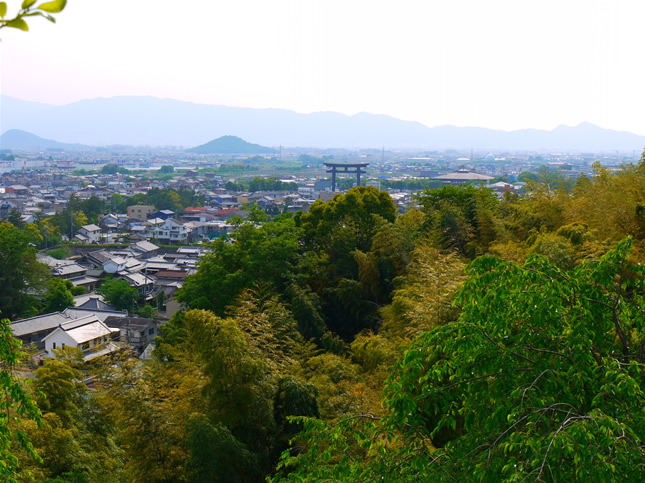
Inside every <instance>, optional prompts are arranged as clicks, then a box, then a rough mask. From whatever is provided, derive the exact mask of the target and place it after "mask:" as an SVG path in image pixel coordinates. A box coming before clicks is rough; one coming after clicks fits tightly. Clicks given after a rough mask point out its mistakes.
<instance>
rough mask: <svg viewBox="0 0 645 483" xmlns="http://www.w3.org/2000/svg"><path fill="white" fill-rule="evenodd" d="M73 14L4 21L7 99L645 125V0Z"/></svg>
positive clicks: (135, 8)
mask: <svg viewBox="0 0 645 483" xmlns="http://www.w3.org/2000/svg"><path fill="white" fill-rule="evenodd" d="M8 3H9V11H10V12H12V11H13V10H14V9H17V8H18V6H19V4H20V3H21V2H20V0H8ZM57 18H58V23H57V24H56V25H52V24H49V23H48V22H46V21H45V20H44V19H33V20H31V22H30V27H31V31H30V32H29V33H24V32H20V31H9V30H8V29H3V30H2V31H0V38H2V42H0V55H1V68H2V74H1V85H0V88H1V91H2V93H3V94H6V95H10V96H13V97H17V98H20V99H25V100H34V101H41V102H47V103H53V104H66V103H69V102H73V101H76V100H79V99H83V98H94V97H110V96H117V95H150V96H155V97H168V98H174V99H181V100H186V101H192V102H197V103H205V104H224V105H230V106H245V107H279V108H286V109H293V110H296V111H299V112H313V111H337V112H342V113H345V114H354V113H357V112H361V111H365V112H371V113H378V114H389V115H392V116H395V117H398V118H401V119H408V120H416V121H420V122H422V123H424V124H426V125H428V126H436V125H441V124H454V125H459V126H467V125H469V126H483V127H491V128H500V129H518V128H525V127H534V128H543V129H551V128H553V127H555V126H557V125H559V124H569V125H574V124H578V123H580V122H582V121H589V122H593V123H595V124H598V125H600V126H602V127H607V128H613V129H622V130H629V131H632V132H635V133H638V134H644V135H645V61H644V60H643V59H644V55H645V40H644V39H645V35H644V33H643V20H644V19H645V2H642V1H641V0H634V1H627V0H625V1H622V0H604V1H594V0H580V1H577V0H553V1H552V0H539V1H531V2H529V1H523V0H506V1H505V0H486V1H482V0H419V1H412V0H409V1H408V0H391V1H388V2H384V1H378V0H369V1H362V0H339V1H336V0H317V1H310V0H226V1H223V0H193V1H178V0H174V1H166V0H156V1H154V2H152V1H145V0H109V1H106V0H101V1H98V0H68V5H67V8H66V10H65V11H64V12H62V13H61V14H59V15H57Z"/></svg>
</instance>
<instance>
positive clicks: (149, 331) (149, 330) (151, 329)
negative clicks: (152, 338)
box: [148, 327, 155, 335]
mask: <svg viewBox="0 0 645 483" xmlns="http://www.w3.org/2000/svg"><path fill="white" fill-rule="evenodd" d="M154 333H155V328H154V327H151V328H150V329H148V335H153V334H154Z"/></svg>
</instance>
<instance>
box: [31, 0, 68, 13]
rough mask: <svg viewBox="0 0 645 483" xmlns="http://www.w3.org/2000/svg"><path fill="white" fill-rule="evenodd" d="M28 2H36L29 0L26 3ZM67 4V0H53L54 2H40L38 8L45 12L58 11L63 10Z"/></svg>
mask: <svg viewBox="0 0 645 483" xmlns="http://www.w3.org/2000/svg"><path fill="white" fill-rule="evenodd" d="M27 2H31V4H34V3H35V2H32V1H31V0H27V1H26V2H25V3H27ZM66 4H67V0H53V1H52V2H45V3H42V4H40V5H39V6H38V8H39V9H40V10H43V11H45V12H49V13H58V12H62V11H63V9H64V8H65V5H66ZM23 8H24V7H23Z"/></svg>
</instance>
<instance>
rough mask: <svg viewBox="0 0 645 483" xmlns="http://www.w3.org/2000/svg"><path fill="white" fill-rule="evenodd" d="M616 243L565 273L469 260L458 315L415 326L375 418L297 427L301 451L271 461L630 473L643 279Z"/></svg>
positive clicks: (635, 475) (469, 471)
mask: <svg viewBox="0 0 645 483" xmlns="http://www.w3.org/2000/svg"><path fill="white" fill-rule="evenodd" d="M630 246H631V241H630V240H629V239H628V240H625V241H623V242H621V243H619V244H618V246H617V247H616V249H614V250H612V251H610V252H609V253H607V254H606V255H605V256H603V257H601V258H600V259H598V260H589V261H586V262H584V263H583V264H581V265H580V266H578V267H577V268H576V269H575V270H573V271H568V272H567V271H563V270H561V269H559V268H558V267H556V266H554V265H553V264H551V263H550V262H549V261H548V260H547V259H545V258H544V257H542V256H538V255H533V256H531V257H530V258H529V260H528V261H527V263H526V264H524V265H523V266H520V265H518V264H515V263H509V262H505V261H501V260H498V259H494V258H491V257H482V258H479V259H477V260H476V261H474V262H472V263H471V265H470V266H469V267H468V270H467V274H468V279H467V280H466V282H465V283H464V286H463V288H462V289H461V290H460V291H459V292H458V295H457V298H456V301H457V303H458V304H459V305H460V306H461V315H460V316H459V319H458V320H456V321H451V322H448V323H446V324H440V325H435V326H431V327H429V330H427V331H426V332H423V333H421V334H420V335H419V336H418V337H417V338H416V340H415V341H414V343H413V344H412V345H411V346H410V347H409V348H408V349H407V350H406V352H405V353H404V355H403V357H402V358H401V360H400V362H399V363H398V365H397V366H396V367H395V369H394V370H393V372H392V375H391V377H390V378H389V380H388V381H387V383H386V393H385V402H384V406H385V407H386V409H387V410H388V411H389V414H388V416H387V417H386V418H384V419H383V420H382V421H380V422H378V423H373V424H372V425H371V427H370V428H367V427H359V426H357V425H356V424H355V423H353V422H351V420H349V419H348V420H345V421H342V422H341V423H340V424H338V425H337V426H321V425H320V424H319V423H317V422H316V423H315V424H314V421H312V420H308V421H305V422H304V427H305V431H304V433H303V434H302V435H301V436H302V437H303V438H305V439H306V441H307V442H308V443H309V445H310V446H308V447H307V449H306V451H305V452H303V453H301V454H299V455H298V456H296V457H286V458H285V459H284V460H283V461H284V464H283V465H282V468H283V469H285V468H288V467H289V465H293V466H291V467H292V468H294V470H293V473H292V474H290V475H288V478H286V479H290V480H291V481H298V476H304V475H308V474H314V475H316V478H318V479H329V480H349V479H352V480H366V481H367V480H369V481H371V480H373V479H377V478H380V479H384V480H386V481H415V478H416V480H418V479H419V475H420V474H421V475H423V476H422V479H423V480H424V481H444V480H445V481H448V480H457V481H459V480H461V479H464V478H467V479H468V478H470V479H477V480H481V481H521V480H524V479H527V480H535V479H537V480H539V481H574V480H580V479H589V480H592V481H595V480H598V481H611V480H613V479H616V478H617V477H618V475H620V478H621V479H622V480H624V481H642V480H643V479H644V478H645V469H644V468H643V466H642V461H643V459H644V458H645V451H644V447H643V441H644V440H645V410H644V408H645V392H644V391H643V389H642V388H643V385H644V384H645V375H644V373H643V370H642V369H643V367H644V360H643V353H642V350H639V348H640V347H642V345H645V343H643V342H642V341H644V340H645V317H644V316H643V313H642V307H643V306H644V305H645V304H644V300H643V298H644V296H643V295H644V294H643V286H642V285H643V278H644V275H645V274H644V273H643V269H642V268H641V267H640V266H638V265H635V264H632V263H630V261H629V258H628V257H629V253H630ZM621 334H622V336H621ZM357 420H358V419H357ZM357 435H365V436H366V438H362V437H359V436H357ZM365 441H367V442H366V443H365ZM363 443H364V446H362V445H363ZM357 446H358V447H361V448H362V450H363V451H362V452H361V453H360V454H359V455H356V456H355V461H354V460H352V459H351V458H347V456H346V452H347V451H348V449H350V448H355V447H357ZM377 455H380V457H377ZM419 471H421V473H419ZM308 472H311V473H308Z"/></svg>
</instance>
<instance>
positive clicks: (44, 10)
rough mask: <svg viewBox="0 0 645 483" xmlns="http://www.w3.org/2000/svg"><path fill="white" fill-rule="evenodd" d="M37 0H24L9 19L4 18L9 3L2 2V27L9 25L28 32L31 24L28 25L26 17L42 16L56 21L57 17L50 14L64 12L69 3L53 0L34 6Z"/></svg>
mask: <svg viewBox="0 0 645 483" xmlns="http://www.w3.org/2000/svg"><path fill="white" fill-rule="evenodd" d="M36 1H37V0H24V1H23V2H22V5H21V6H20V10H19V11H18V13H17V14H16V16H15V17H14V18H11V19H7V20H5V19H4V18H5V16H6V15H7V3H6V2H0V29H1V28H3V27H9V28H14V29H18V30H23V31H25V32H27V31H28V30H29V25H27V22H26V21H25V19H24V17H35V16H40V17H45V18H46V19H47V20H49V21H50V22H53V23H56V19H55V18H54V17H52V16H51V15H49V14H50V13H59V12H62V11H63V9H64V8H65V5H66V4H67V0H53V1H51V2H45V3H42V4H40V5H38V6H37V7H34V4H35V3H36Z"/></svg>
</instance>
